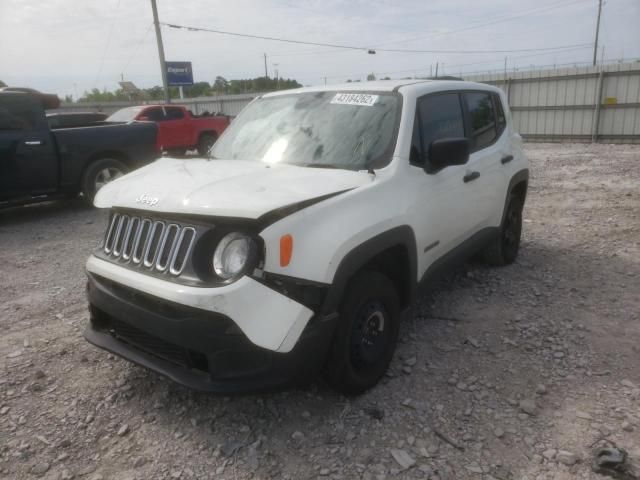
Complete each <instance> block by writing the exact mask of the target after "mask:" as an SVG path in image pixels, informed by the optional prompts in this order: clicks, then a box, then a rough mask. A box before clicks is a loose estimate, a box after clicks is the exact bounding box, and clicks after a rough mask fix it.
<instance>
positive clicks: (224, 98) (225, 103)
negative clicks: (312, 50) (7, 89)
mask: <svg viewBox="0 0 640 480" xmlns="http://www.w3.org/2000/svg"><path fill="white" fill-rule="evenodd" d="M258 95H260V93H242V94H239V95H219V96H215V97H195V98H185V99H183V100H180V99H172V102H173V103H176V104H178V105H184V106H186V107H187V108H188V109H190V110H191V111H192V112H193V113H195V114H198V115H199V114H202V113H204V112H209V113H215V112H218V113H223V114H225V115H230V116H232V117H235V116H236V115H238V113H240V110H242V109H243V108H244V107H245V106H246V105H247V104H248V103H249V102H250V101H251V100H253V99H254V98H255V97H256V96H258ZM155 103H162V101H161V100H158V101H152V102H103V103H96V102H91V103H89V102H88V103H63V104H62V105H60V108H58V109H56V110H52V111H54V112H103V113H107V114H112V113H114V112H116V111H118V110H120V109H121V108H125V107H131V106H133V105H141V104H155Z"/></svg>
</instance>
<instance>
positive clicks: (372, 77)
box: [367, 73, 376, 82]
mask: <svg viewBox="0 0 640 480" xmlns="http://www.w3.org/2000/svg"><path fill="white" fill-rule="evenodd" d="M375 79H376V76H375V75H374V74H373V73H370V74H369V75H367V82H371V81H373V80H375Z"/></svg>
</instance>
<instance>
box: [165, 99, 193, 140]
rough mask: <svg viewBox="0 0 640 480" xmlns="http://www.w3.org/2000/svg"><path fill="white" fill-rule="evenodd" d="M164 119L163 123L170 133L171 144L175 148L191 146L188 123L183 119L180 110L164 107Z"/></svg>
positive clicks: (182, 113)
mask: <svg viewBox="0 0 640 480" xmlns="http://www.w3.org/2000/svg"><path fill="white" fill-rule="evenodd" d="M165 113H166V119H165V121H164V123H165V124H166V125H167V129H168V130H169V131H170V132H171V142H172V145H173V146H175V147H186V146H191V143H190V138H189V137H190V135H189V133H190V132H189V126H190V125H189V122H187V121H186V119H185V118H184V112H183V111H182V109H181V108H177V107H165Z"/></svg>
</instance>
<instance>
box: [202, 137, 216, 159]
mask: <svg viewBox="0 0 640 480" xmlns="http://www.w3.org/2000/svg"><path fill="white" fill-rule="evenodd" d="M217 139H218V137H217V136H216V134H215V133H203V134H202V135H200V139H199V140H198V153H199V154H200V156H201V157H204V156H205V155H206V154H207V153H209V150H211V147H213V144H214V143H216V140H217Z"/></svg>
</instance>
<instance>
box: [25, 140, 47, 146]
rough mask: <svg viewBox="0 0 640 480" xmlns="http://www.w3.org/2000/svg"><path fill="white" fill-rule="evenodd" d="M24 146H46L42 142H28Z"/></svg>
mask: <svg viewBox="0 0 640 480" xmlns="http://www.w3.org/2000/svg"><path fill="white" fill-rule="evenodd" d="M24 144H25V145H29V146H30V147H35V146H38V145H44V142H43V141H42V140H27V141H25V142H24Z"/></svg>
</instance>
